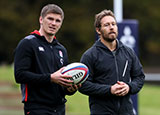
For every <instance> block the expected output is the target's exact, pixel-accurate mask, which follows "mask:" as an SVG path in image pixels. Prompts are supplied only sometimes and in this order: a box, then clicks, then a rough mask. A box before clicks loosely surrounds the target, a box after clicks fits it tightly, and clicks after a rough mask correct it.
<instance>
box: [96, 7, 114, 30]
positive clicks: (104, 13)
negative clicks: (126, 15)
mask: <svg viewBox="0 0 160 115" xmlns="http://www.w3.org/2000/svg"><path fill="white" fill-rule="evenodd" d="M105 16H112V17H113V18H114V19H115V16H114V14H113V12H112V11H111V10H106V9H105V10H103V11H101V12H100V13H98V14H96V15H95V22H94V26H95V28H101V19H102V18H103V17H105ZM115 20H116V19H115Z"/></svg>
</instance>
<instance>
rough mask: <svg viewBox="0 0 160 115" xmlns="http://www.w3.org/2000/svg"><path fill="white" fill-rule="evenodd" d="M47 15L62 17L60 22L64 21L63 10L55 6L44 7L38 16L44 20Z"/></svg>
mask: <svg viewBox="0 0 160 115" xmlns="http://www.w3.org/2000/svg"><path fill="white" fill-rule="evenodd" d="M49 13H55V14H59V15H61V17H62V20H63V19H64V12H63V10H62V9H61V8H60V7H59V6H57V5H55V4H48V5H46V6H44V7H43V8H42V10H41V14H40V15H41V16H42V18H44V17H45V16H46V15H47V14H49Z"/></svg>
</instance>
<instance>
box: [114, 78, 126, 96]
mask: <svg viewBox="0 0 160 115" xmlns="http://www.w3.org/2000/svg"><path fill="white" fill-rule="evenodd" d="M128 92H129V86H128V85H127V84H126V83H124V82H120V81H118V82H117V83H116V84H114V85H113V86H111V93H112V94H113V95H116V96H125V95H126V94H128Z"/></svg>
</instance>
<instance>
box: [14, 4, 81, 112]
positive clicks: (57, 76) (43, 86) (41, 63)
mask: <svg viewBox="0 0 160 115" xmlns="http://www.w3.org/2000/svg"><path fill="white" fill-rule="evenodd" d="M63 19H64V13H63V10H62V9H61V8H60V7H59V6H57V5H55V4H49V5H46V6H45V7H43V9H42V11H41V14H40V18H39V22H40V29H39V31H38V30H35V31H34V32H32V33H31V34H30V35H28V36H26V37H25V38H24V39H22V40H21V41H20V43H19V44H18V46H17V48H16V50H15V59H14V64H15V65H14V72H15V80H16V82H17V83H20V84H21V91H22V97H23V98H22V102H23V103H24V112H25V115H65V102H66V99H65V95H72V94H74V93H75V92H76V91H77V89H78V87H80V85H78V86H77V85H74V86H72V84H71V83H72V81H71V80H68V79H67V78H69V77H71V76H67V75H62V74H61V72H62V70H63V69H64V67H63V66H66V65H67V64H68V56H67V51H66V49H65V48H64V46H63V45H61V44H60V43H59V42H58V40H57V39H56V37H55V35H56V33H57V32H58V30H59V29H60V28H61V25H62V22H63Z"/></svg>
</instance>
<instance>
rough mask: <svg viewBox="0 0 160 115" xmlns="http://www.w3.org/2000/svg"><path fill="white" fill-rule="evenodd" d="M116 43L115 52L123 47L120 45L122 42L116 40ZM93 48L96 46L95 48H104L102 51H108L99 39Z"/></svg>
mask: <svg viewBox="0 0 160 115" xmlns="http://www.w3.org/2000/svg"><path fill="white" fill-rule="evenodd" d="M116 41H117V49H116V50H118V49H119V48H121V47H123V44H122V42H121V41H119V40H118V39H116ZM94 46H96V47H101V48H104V49H107V50H109V49H108V48H107V47H106V46H105V45H104V44H103V43H102V42H101V41H100V39H98V40H97V41H96V42H95V44H94Z"/></svg>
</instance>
